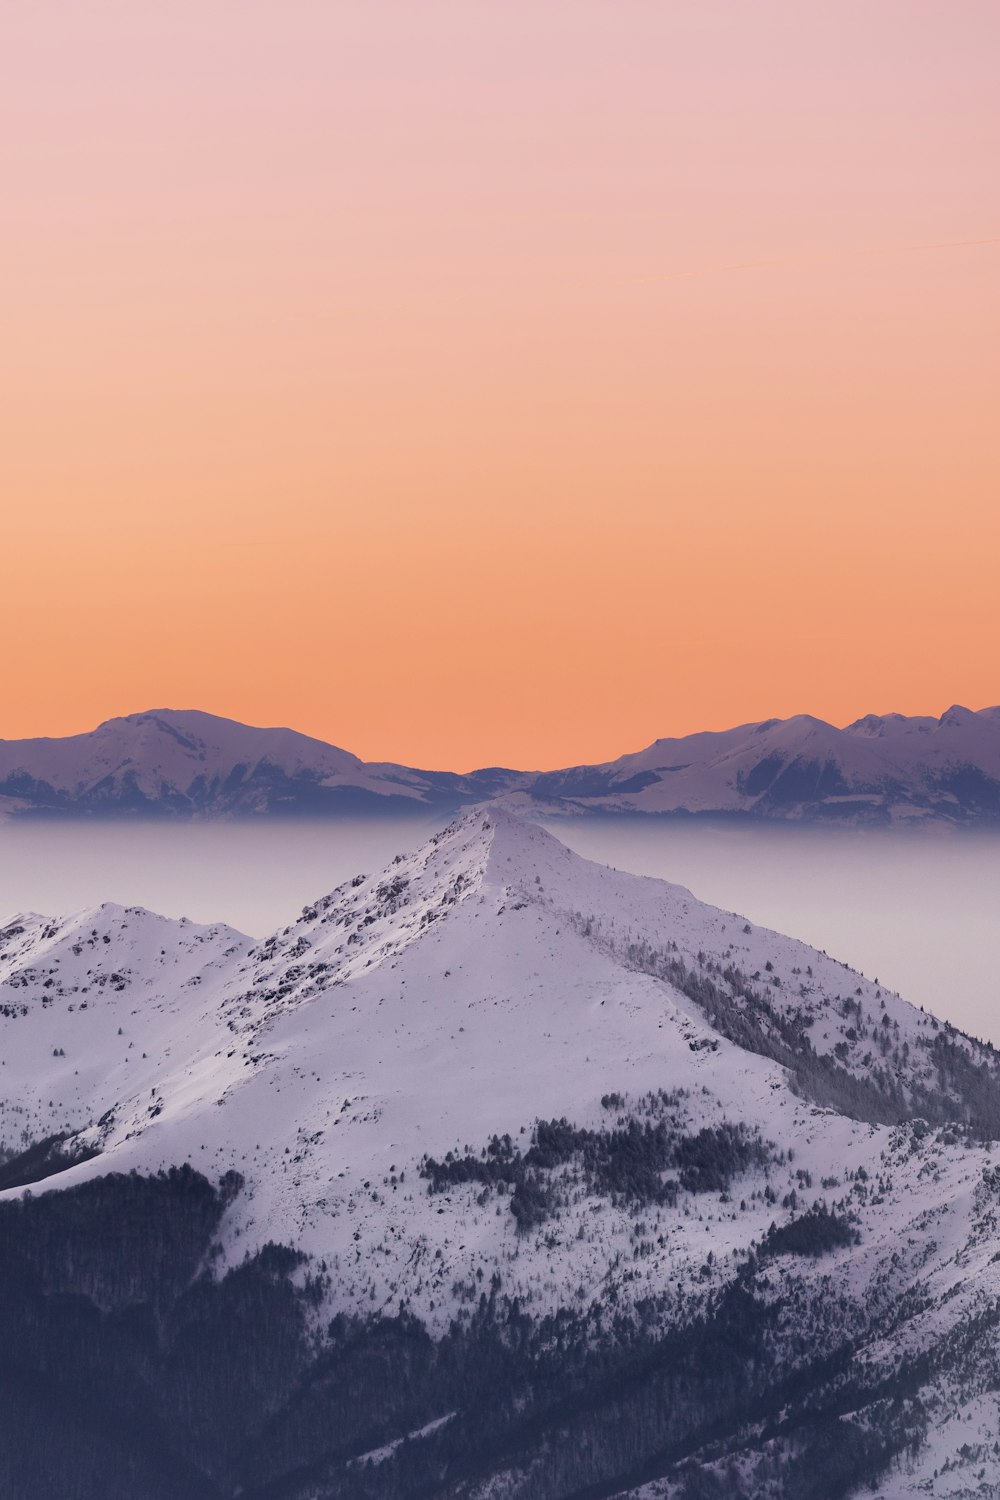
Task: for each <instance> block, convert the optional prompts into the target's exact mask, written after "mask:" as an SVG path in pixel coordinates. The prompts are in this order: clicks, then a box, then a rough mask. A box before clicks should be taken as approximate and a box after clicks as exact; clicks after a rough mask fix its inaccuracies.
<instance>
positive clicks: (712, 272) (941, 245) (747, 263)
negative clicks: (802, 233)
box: [640, 235, 1000, 281]
mask: <svg viewBox="0 0 1000 1500" xmlns="http://www.w3.org/2000/svg"><path fill="white" fill-rule="evenodd" d="M974 245H1000V235H993V236H991V237H989V238H987V239H981V240H919V241H917V242H916V243H914V244H909V245H894V246H892V247H887V248H885V249H882V250H842V251H838V252H837V253H836V254H834V255H776V256H768V257H766V258H765V259H763V260H736V261H729V262H725V263H723V264H722V265H717V266H702V267H701V268H700V269H699V270H694V271H664V272H663V273H662V274H659V275H657V274H653V275H650V276H643V277H642V278H640V279H641V280H643V281H689V280H691V279H693V278H694V277H698V276H717V275H721V274H723V273H724V272H726V271H751V270H755V269H757V268H758V267H764V266H801V265H810V264H811V265H832V264H835V263H836V262H837V261H841V260H875V259H884V258H885V257H886V256H889V255H900V254H905V253H907V252H908V251H913V250H959V249H963V248H965V247H968V246H974Z"/></svg>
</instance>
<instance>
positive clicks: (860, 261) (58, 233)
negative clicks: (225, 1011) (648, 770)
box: [0, 0, 1000, 768]
mask: <svg viewBox="0 0 1000 1500" xmlns="http://www.w3.org/2000/svg"><path fill="white" fill-rule="evenodd" d="M2 33H3V35H2V42H0V140H2V142H3V145H2V150H0V187H2V191H0V261H2V276H0V338H2V341H3V358H2V360H0V409H2V411H3V413H4V421H3V428H4V436H3V442H2V444H0V507H2V530H0V548H2V552H0V556H2V575H0V636H2V640H3V644H4V653H3V661H4V665H3V691H2V697H0V735H2V736H4V737H13V736H20V735H32V734H62V733H68V732H72V731H76V730H81V729H87V728H90V727H92V726H93V725H94V724H95V723H97V721H98V720H100V719H102V718H106V717H108V716H110V715H112V714H116V713H123V712H129V711H132V710H136V709H142V708H148V707H154V706H156V707H159V706H173V707H202V708H207V709H210V710H213V711H215V712H219V713H224V714H229V715H231V716H233V717H237V718H242V719H246V720H248V721H250V722H254V723H288V724H293V725H294V726H295V727H297V728H300V729H303V730H306V731H308V732H310V733H314V734H318V735H321V736H322V737H324V738H327V739H331V740H333V741H334V742H336V743H338V744H341V745H344V746H346V747H348V748H350V749H352V750H354V751H355V752H356V753H358V754H360V755H363V756H365V757H366V758H392V759H398V760H402V761H405V762H408V763H410V764H423V765H436V766H449V767H455V768H465V767H470V766H472V765H478V764H485V763H496V762H504V763H507V764H517V765H524V766H551V765H557V764H567V763H572V762H580V761H589V760H598V759H605V758H609V757H611V756H614V755H617V754H619V753H621V752H623V751H625V750H630V749H635V748H638V747H639V746H640V745H642V744H644V743H647V742H648V741H650V740H652V739H653V738H655V737H656V736H657V735H667V734H675V733H684V732H687V731H689V730H693V729H699V728H713V727H723V726H725V725H727V724H730V723H735V722H739V721H742V720H746V719H750V718H763V717H768V716H771V715H784V714H787V713H792V712H797V711H807V712H813V713H817V714H821V715H822V716H824V717H827V718H831V719H833V720H835V721H839V722H846V721H847V720H849V719H852V718H854V717H857V716H858V715H859V714H861V713H863V712H866V711H869V710H875V711H886V710H888V709H898V710H901V711H904V712H940V711H941V710H942V709H944V708H945V707H947V705H948V704H949V703H951V702H952V701H955V700H958V701H963V702H966V703H968V704H969V705H970V706H972V707H979V706H982V705H983V704H986V703H991V702H997V701H1000V673H998V671H997V662H998V659H1000V650H998V648H1000V623H998V622H1000V610H998V607H997V601H996V592H997V589H996V580H997V574H998V557H1000V519H998V516H1000V485H998V480H1000V420H998V391H1000V380H998V377H1000V191H998V189H1000V174H998V172H997V166H996V163H997V161H998V160H1000V102H998V95H997V90H996V74H995V67H996V57H997V55H998V53H1000V6H997V5H995V4H993V3H992V0H934V3H928V0H823V3H817V0H782V3H777V0H725V3H722V0H698V3H697V4H689V3H687V0H600V3H597V0H447V3H446V0H336V3H332V4H331V3H330V0H280V3H279V0H170V3H166V0H156V3H152V0H89V3H88V4H87V5H86V6H80V5H77V4H75V3H71V0H43V3H39V4H37V5H31V6H28V5H23V6H21V5H18V6H14V5H11V6H8V7H6V8H5V11H4V16H3V22H2ZM977 241H987V242H988V241H992V243H969V242H977Z"/></svg>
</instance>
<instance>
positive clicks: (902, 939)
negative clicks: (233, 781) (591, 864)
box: [0, 819, 1000, 1043]
mask: <svg viewBox="0 0 1000 1500" xmlns="http://www.w3.org/2000/svg"><path fill="white" fill-rule="evenodd" d="M436 826H437V824H436V822H435V821H433V820H422V819H410V820H406V821H389V820H374V819H373V820H358V821H352V822H345V823H336V824H330V823H323V824H314V823H269V824H255V823H236V824H200V825H183V824H141V825H137V824H125V823H121V824H114V823H104V824H102V823H61V824H60V823H52V824H42V823H31V824H29V823H0V921H3V919H4V917H5V916H6V915H7V914H13V913H14V912H15V911H18V910H34V911H40V912H44V913H46V914H49V915H56V914H61V913H63V912H67V911H74V910H78V909H80V908H82V907H87V906H93V905H96V904H98V903H99V902H100V901H104V900H113V901H119V902H121V903H122V904H123V905H142V906H147V907H149V908H150V909H151V910H153V911H159V912H163V913H164V914H166V915H168V916H189V917H191V918H193V919H194V920H196V921H202V922H209V921H226V922H229V923H231V924H232V925H233V926H234V927H237V928H239V929H240V930H241V931H243V932H248V933H251V934H252V935H254V936H261V935H263V934H265V933H267V932H269V931H271V930H272V929H274V928H275V927H278V926H282V925H284V924H285V923H287V922H289V921H291V920H292V919H293V918H294V917H295V916H297V915H298V913H299V911H300V910H301V909H302V907H303V906H304V905H305V904H306V903H307V902H309V901H311V900H314V899H315V898H316V897H317V896H319V895H321V894H323V893H324V892H326V891H328V890H331V889H332V888H333V887H334V886H336V885H338V884H340V882H341V881H343V880H347V879H349V878H350V877H351V876H352V875H355V874H357V873H358V872H359V871H362V870H364V871H366V872H367V871H372V870H377V869H380V868H381V867H382V866H384V865H385V864H387V863H388V862H389V861H390V860H391V859H392V857H393V855H395V854H396V853H399V852H401V851H404V850H408V849H411V848H413V847H415V846H416V845H417V844H419V843H420V842H421V841H422V840H423V839H424V838H426V837H427V836H428V835H429V834H430V833H431V832H433V831H434V828H435V827H436ZM549 826H550V827H551V829H552V831H553V832H554V833H555V834H556V835H557V836H558V837H560V838H562V839H563V840H564V841H565V842H566V843H567V844H569V845H570V847H571V848H574V849H576V850H577V851H578V852H579V853H581V854H584V855H586V856H587V857H588V858H591V859H597V860H600V861H602V862H603V863H605V864H610V865H615V866H617V867H618V868H619V869H626V870H631V871H634V872H635V873H637V874H644V875H656V876H660V877H663V878H665V879H668V880H674V881H677V882H679V883H680V884H682V885H686V886H687V887H688V888H689V889H690V890H692V891H693V892H694V894H695V895H696V896H699V897H700V898H701V899H702V900H705V901H710V902H712V903H714V904H715V905H717V906H722V907H725V908H726V909H727V910H730V911H736V912H739V913H741V914H742V915H744V916H746V917H749V918H750V919H751V920H752V921H754V922H760V923H763V924H765V925H767V926H769V927H773V928H776V929H777V930H778V931H780V932H787V933H791V934H793V935H794V936H796V937H800V938H803V939H804V940H805V941H807V942H809V943H812V944H813V945H814V946H815V947H817V948H825V949H826V950H827V952H828V953H830V954H832V955H833V956H834V957H836V958H839V959H843V960H844V961H846V962H847V963H850V964H851V965H852V966H853V967H854V968H857V969H860V970H861V971H862V972H863V973H865V974H867V975H868V976H869V977H872V978H875V977H877V978H878V979H880V981H881V982H882V983H883V984H886V985H888V986H890V987H891V988H893V989H897V990H898V991H899V992H900V993H901V994H902V995H904V996H905V997H906V998H907V999H908V1000H911V1001H912V1002H913V1003H914V1004H916V1005H924V1006H926V1007H927V1008H928V1009H932V1010H934V1011H935V1012H936V1013H937V1014H939V1015H941V1016H946V1017H948V1018H949V1019H950V1020H952V1021H954V1022H955V1024H956V1025H959V1026H961V1027H962V1028H963V1029H965V1030H968V1031H972V1032H974V1033H975V1034H976V1035H981V1036H988V1037H990V1038H991V1039H992V1040H993V1041H995V1042H997V1043H1000V978H998V976H1000V920H998V918H1000V837H997V836H990V835H965V834H963V835H948V834H943V835H941V834H933V835H932V834H913V833H910V834H904V833H888V832H884V833H883V832H867V831H864V832H854V831H850V832H845V831H837V830H814V829H805V828H798V827H781V826H779V827H760V826H755V825H752V824H751V825H739V826H735V825H722V826H719V825H712V824H705V823H680V822H655V823H654V822H650V823H642V822H637V821H635V820H629V819H622V820H618V819H602V820H598V821H593V822H591V821H589V820H587V821H583V820H561V821H559V822H558V823H552V824H550V825H549Z"/></svg>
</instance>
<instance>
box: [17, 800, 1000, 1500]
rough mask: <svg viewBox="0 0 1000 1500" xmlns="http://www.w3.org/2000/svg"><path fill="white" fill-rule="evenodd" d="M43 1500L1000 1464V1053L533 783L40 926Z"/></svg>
mask: <svg viewBox="0 0 1000 1500" xmlns="http://www.w3.org/2000/svg"><path fill="white" fill-rule="evenodd" d="M0 1029H2V1057H3V1068H2V1070H0V1073H2V1083H3V1094H2V1099H0V1103H2V1105H3V1108H2V1110H0V1150H2V1161H0V1333H2V1335H3V1336H2V1337H0V1386H2V1390H3V1416H2V1417H0V1431H2V1435H3V1441H2V1443H0V1490H2V1492H3V1493H4V1495H9V1496H11V1497H13V1500H49V1497H51V1496H52V1495H54V1494H58V1495H60V1496H61V1497H68V1500H98V1497H100V1500H126V1497H127V1500H200V1497H205V1500H222V1497H226V1500H229V1497H236V1496H241V1497H244V1500H246V1497H257V1500H279V1497H280V1500H417V1497H428V1500H429V1497H442V1500H498V1497H503V1500H598V1497H608V1500H610V1497H614V1496H619V1497H628V1500H652V1497H654V1496H657V1497H664V1500H699V1497H706V1496H708V1497H718V1500H723V1497H725V1500H730V1497H732V1500H739V1497H743V1500H830V1497H837V1496H844V1497H847V1496H861V1495H873V1494H875V1493H878V1494H880V1495H882V1496H883V1497H890V1500H896V1497H903V1496H918V1495H920V1496H923V1495H929V1496H934V1497H941V1500H944V1497H958V1496H980V1497H986V1496H988V1495H993V1494H996V1493H997V1488H998V1486H1000V1447H998V1445H997V1440H996V1431H997V1428H996V1421H997V1400H996V1395H995V1393H996V1391H997V1389H998V1388H1000V1354H998V1352H997V1351H998V1349H1000V1343H998V1339H997V1333H998V1325H1000V1257H998V1251H997V1233H998V1228H1000V1166H998V1165H997V1164H996V1160H995V1152H994V1142H995V1141H996V1140H997V1139H1000V1058H998V1056H997V1054H996V1053H995V1052H994V1051H993V1049H992V1048H991V1047H990V1046H989V1045H987V1044H985V1043H982V1042H979V1041H977V1040H976V1039H974V1038H971V1037H968V1036H965V1035H963V1034H962V1033H961V1032H958V1031H956V1030H955V1029H954V1028H952V1027H950V1026H948V1025H947V1023H944V1022H940V1021H938V1020H937V1019H936V1018H935V1017H933V1016H931V1015H928V1014H925V1013H924V1012H922V1011H920V1010H915V1009H914V1008H913V1007H911V1006H909V1005H907V1004H906V1002H905V1001H903V1000H902V999H901V998H900V997H899V996H898V995H895V994H893V993H891V992H889V991H888V990H886V989H884V988H883V987H881V986H880V985H879V984H878V983H877V982H876V983H872V982H871V981H869V980H867V979H865V978H864V977H863V976H861V975H860V974H857V973H856V972H855V971H853V970H852V969H850V968H847V967H846V966H845V965H844V964H842V963H839V962H837V961H835V960H833V959H831V958H829V957H828V956H827V955H826V954H822V953H819V952H816V951H815V950H813V949H811V948H809V947H808V946H806V945H805V944H802V943H798V942H796V941H794V940H793V939H790V938H787V937H783V936H781V935H779V934H776V933H773V932H770V931H768V930H766V929H763V928H759V927H756V926H754V925H753V924H751V923H749V922H747V921H745V920H744V919H743V918H742V917H739V916H737V915H734V914H733V913H728V912H723V911H719V910H717V909H715V908H712V907H708V906H706V905H704V904H703V903H701V902H699V901H697V900H696V899H695V898H694V897H693V896H692V895H691V894H690V893H689V892H688V891H686V890H684V889H683V888H681V887H678V886H673V885H668V884H666V883H664V882H661V881H656V880H650V879H644V878H640V877H636V876H632V875H626V874H622V873H620V872H617V871H613V870H610V869H608V868H605V867H603V866H600V865H595V864H592V863H589V862H587V861H585V860H582V859H580V858H579V857H577V856H576V855H574V854H572V853H571V852H570V851H569V850H568V849H566V848H565V846H563V845H562V844H561V843H559V842H558V841H557V840H556V839H554V838H553V837H552V836H551V835H549V834H547V833H545V832H543V831H542V830H541V829H540V828H538V827H537V826H536V825H535V824H533V823H531V822H526V821H524V820H522V819H520V818H518V817H516V816H514V815H513V814H512V813H510V812H509V811H506V810H504V809H502V808H498V807H495V806H486V807H479V808H475V809H473V810H470V811H469V812H467V813H465V814H464V815H463V816H461V817H460V818H459V819H458V820H457V821H455V822H454V823H453V824H451V825H450V826H449V827H448V828H447V829H445V830H444V831H443V832H442V833H440V834H437V835H435V836H434V837H433V838H432V839H430V840H429V841H428V842H427V843H425V844H424V845H423V846H422V847H421V848H420V849H418V850H417V851H416V852H415V853H413V854H407V855H400V856H398V857H397V858H396V860H394V861H393V862H392V863H391V864H390V865H389V867H388V868H387V869H386V870H384V871H381V872H378V873H376V874H374V875H359V876H357V877H356V878H355V879H353V880H351V881H349V882H347V883H346V884H345V885H343V886H342V887H340V888H338V889H337V890H335V891H333V892H331V893H330V894H328V895H326V896H323V897H321V898H319V899H317V900H316V901H315V902H313V903H311V904H310V905H309V906H307V907H306V908H305V910H304V911H303V912H302V914H301V916H300V917H299V918H298V919H297V920H296V921H295V922H293V923H291V924H290V925H289V926H288V927H286V928H284V929H282V930H281V931H279V932H276V933H274V934H273V935H272V936H271V937H269V938H268V939H267V940H266V941H264V942H254V941H253V940H251V939H249V938H246V937H244V936H243V935H242V934H240V933H237V932H235V931H234V930H233V929H231V928H228V927H225V926H223V925H216V926H207V927H206V926H199V925H197V924H194V923H191V922H187V921H178V922H174V921H170V920H167V919H165V918H161V917H157V916H155V915H153V914H152V913H150V912H147V911H144V910H142V909H140V908H122V907H117V906H111V905H107V906H102V907H98V908H95V909H93V910H91V911H87V912H83V913H77V914H75V915H73V916H70V917H64V918H46V917H40V916H36V915H32V914H24V915H22V916H20V917H17V918H15V919H13V920H12V921H10V922H8V923H7V925H6V926H5V927H4V928H3V930H2V931H0Z"/></svg>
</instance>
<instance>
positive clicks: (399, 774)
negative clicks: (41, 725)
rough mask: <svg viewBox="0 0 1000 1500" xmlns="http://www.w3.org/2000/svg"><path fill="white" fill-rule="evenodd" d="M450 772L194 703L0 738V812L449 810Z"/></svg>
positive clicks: (453, 791)
mask: <svg viewBox="0 0 1000 1500" xmlns="http://www.w3.org/2000/svg"><path fill="white" fill-rule="evenodd" d="M462 784H463V783H462V778H460V777H449V776H447V775H443V776H442V775H439V774H438V773H434V772H429V773H422V772H418V771H411V770H409V769H408V768H407V767H404V766H393V765H388V764H386V765H366V764H365V763H364V762H363V761H361V760H359V759H358V757H357V756H356V755H352V754H351V753H350V752H349V751H347V750H340V749H338V748H337V747H336V746H334V745H328V744H326V743H325V742H324V741H322V740H317V739H312V738H310V737H309V736H308V735H304V734H298V733H297V732H296V731H294V730H292V729H258V728H255V727H253V726H251V725H247V724H240V723H237V722H235V721H234V720H231V719H223V718H219V717H217V716H216V715H214V714H207V713H202V712H199V711H197V710H194V709H187V710H176V709H157V710H154V711H151V712H148V713H141V714H129V715H127V716H125V717H124V718H119V719H109V720H108V721H107V722H106V723H104V724H101V725H99V726H98V728H97V729H95V730H93V731H92V732H91V733H89V734H80V735H71V736H69V737H67V738H65V739H37V740H8V741H0V810H2V808H3V806H4V805H6V807H7V810H8V811H11V812H15V813H16V812H42V813H47V814H50V815H51V814H59V813H61V814H64V815H65V814H80V813H82V814H86V815H104V816H109V815H122V814H126V815H128V814H131V815H135V816H167V817H185V816H188V817H190V816H196V817H197V816H202V817H218V816H223V817H226V816H229V817H232V816H247V815H251V816H253V815H256V816H259V815H263V814H270V815H276V816H282V815H285V816H290V815H295V816H303V815H310V814H312V815H324V814H329V813H359V812H371V811H394V812H400V811H404V812H405V811H407V810H414V809H416V810H419V809H421V808H423V809H425V810H426V807H427V805H428V804H431V805H434V806H436V805H438V804H440V805H442V806H445V807H447V808H451V807H455V806H457V805H459V803H460V802H462V801H463V800H464V801H469V800H475V799H470V796H469V795H468V794H466V795H464V796H463V795H462V792H461V787H462Z"/></svg>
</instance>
